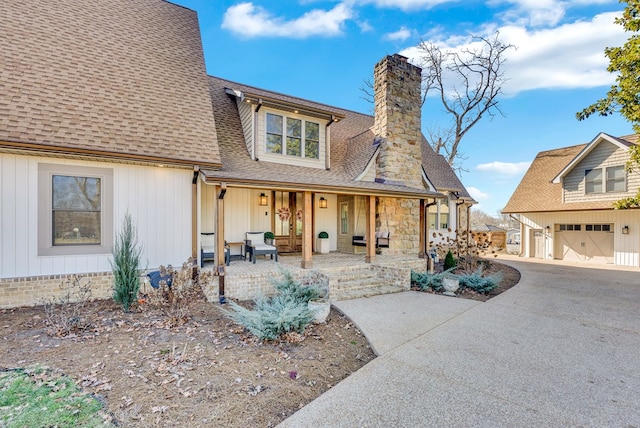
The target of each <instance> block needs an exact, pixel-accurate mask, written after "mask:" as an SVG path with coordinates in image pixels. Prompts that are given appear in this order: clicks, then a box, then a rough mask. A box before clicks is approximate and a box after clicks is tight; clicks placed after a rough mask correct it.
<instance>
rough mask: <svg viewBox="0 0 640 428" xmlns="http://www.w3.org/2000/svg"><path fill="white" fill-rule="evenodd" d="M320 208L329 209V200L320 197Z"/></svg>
mask: <svg viewBox="0 0 640 428" xmlns="http://www.w3.org/2000/svg"><path fill="white" fill-rule="evenodd" d="M318 206H319V207H320V208H327V200H326V199H325V198H323V197H320V200H319V201H318Z"/></svg>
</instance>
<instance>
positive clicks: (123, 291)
mask: <svg viewBox="0 0 640 428" xmlns="http://www.w3.org/2000/svg"><path fill="white" fill-rule="evenodd" d="M141 255H142V247H141V246H140V245H138V231H137V229H136V227H135V226H134V224H133V220H132V219H131V215H130V214H129V213H127V214H126V215H125V216H124V219H123V220H122V229H121V230H120V231H119V232H118V234H117V235H116V243H115V246H114V248H113V261H111V262H110V263H111V270H112V271H113V300H115V301H116V302H117V303H119V304H120V305H121V306H122V309H124V311H125V312H129V308H131V305H132V304H133V303H134V302H136V300H137V298H138V290H139V289H140V274H141V273H142V270H141V269H140V257H141Z"/></svg>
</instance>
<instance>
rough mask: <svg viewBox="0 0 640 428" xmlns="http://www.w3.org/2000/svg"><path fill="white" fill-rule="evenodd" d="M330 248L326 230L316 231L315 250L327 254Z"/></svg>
mask: <svg viewBox="0 0 640 428" xmlns="http://www.w3.org/2000/svg"><path fill="white" fill-rule="evenodd" d="M330 248H331V243H330V241H329V234H328V233H327V232H320V233H318V240H317V241H316V251H317V252H319V253H320V254H327V253H328V252H329V250H330Z"/></svg>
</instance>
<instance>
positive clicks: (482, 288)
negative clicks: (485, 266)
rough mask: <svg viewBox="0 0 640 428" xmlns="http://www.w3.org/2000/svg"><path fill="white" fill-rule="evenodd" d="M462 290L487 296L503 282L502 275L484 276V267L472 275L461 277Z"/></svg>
mask: <svg viewBox="0 0 640 428" xmlns="http://www.w3.org/2000/svg"><path fill="white" fill-rule="evenodd" d="M458 279H459V280H460V288H469V289H471V290H473V291H475V292H477V293H482V294H487V293H489V292H490V291H492V290H493V289H495V288H496V287H497V286H498V285H499V284H500V281H502V274H501V273H499V272H498V273H495V274H493V275H488V276H482V267H480V268H478V269H477V270H476V271H475V272H473V273H471V274H463V275H459V276H458Z"/></svg>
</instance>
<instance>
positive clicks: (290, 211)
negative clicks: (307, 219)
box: [272, 191, 302, 253]
mask: <svg viewBox="0 0 640 428" xmlns="http://www.w3.org/2000/svg"><path fill="white" fill-rule="evenodd" d="M274 202H275V204H274V213H273V217H272V218H273V219H274V222H275V224H274V231H275V232H274V233H275V235H276V246H277V247H278V252H279V253H290V252H294V251H302V193H301V192H278V191H276V192H274Z"/></svg>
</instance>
